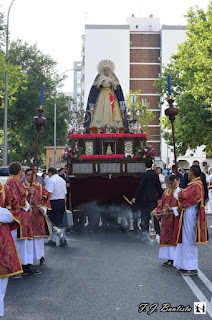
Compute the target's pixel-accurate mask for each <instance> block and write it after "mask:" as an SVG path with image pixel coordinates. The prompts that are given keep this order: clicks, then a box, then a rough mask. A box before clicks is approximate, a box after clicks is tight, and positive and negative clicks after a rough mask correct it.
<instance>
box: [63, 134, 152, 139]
mask: <svg viewBox="0 0 212 320" xmlns="http://www.w3.org/2000/svg"><path fill="white" fill-rule="evenodd" d="M141 137H147V133H96V134H88V133H85V134H78V133H77V134H70V135H69V138H70V139H82V138H88V139H91V138H141Z"/></svg>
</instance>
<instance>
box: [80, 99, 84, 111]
mask: <svg viewBox="0 0 212 320" xmlns="http://www.w3.org/2000/svg"><path fill="white" fill-rule="evenodd" d="M80 105H81V109H83V101H82V96H81V97H80Z"/></svg>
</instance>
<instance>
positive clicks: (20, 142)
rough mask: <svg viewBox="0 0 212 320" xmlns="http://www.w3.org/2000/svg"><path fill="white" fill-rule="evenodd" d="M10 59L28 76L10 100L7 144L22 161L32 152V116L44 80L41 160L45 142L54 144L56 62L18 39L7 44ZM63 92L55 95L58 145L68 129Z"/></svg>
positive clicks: (65, 100)
mask: <svg viewBox="0 0 212 320" xmlns="http://www.w3.org/2000/svg"><path fill="white" fill-rule="evenodd" d="M9 54H10V62H11V63H13V64H14V65H18V66H19V68H21V71H22V74H24V75H25V77H26V79H27V86H26V87H25V90H23V88H20V87H19V89H18V91H17V92H16V95H15V98H16V100H15V101H14V102H13V103H12V105H11V106H10V108H9V112H8V120H9V121H8V129H9V135H8V144H10V145H12V146H13V148H15V150H16V152H17V153H18V154H21V156H22V161H24V160H25V159H26V160H27V163H30V160H31V159H32V157H33V154H34V144H35V135H36V133H35V129H34V127H33V125H32V119H33V117H34V116H36V115H37V108H38V107H39V103H40V94H41V85H42V83H43V82H44V83H45V92H44V106H43V107H44V110H45V112H44V115H43V116H44V117H45V118H46V119H47V124H46V126H45V127H44V128H43V130H42V131H41V133H40V137H39V150H38V159H39V160H40V161H42V159H43V158H44V157H43V156H44V154H45V149H44V146H46V145H53V137H54V103H55V84H56V81H55V79H56V78H57V75H56V72H55V67H56V62H55V61H54V60H52V58H51V57H50V56H48V55H44V54H43V53H42V52H41V51H40V50H39V49H38V47H37V45H36V44H35V45H29V44H28V43H26V42H22V41H21V40H17V41H16V42H13V43H11V45H10V50H9ZM69 100H70V99H68V98H66V97H65V96H64V95H63V94H59V95H58V96H57V99H56V102H57V141H56V142H57V145H61V144H62V145H63V144H65V142H66V137H67V133H68V107H67V104H68V101H69Z"/></svg>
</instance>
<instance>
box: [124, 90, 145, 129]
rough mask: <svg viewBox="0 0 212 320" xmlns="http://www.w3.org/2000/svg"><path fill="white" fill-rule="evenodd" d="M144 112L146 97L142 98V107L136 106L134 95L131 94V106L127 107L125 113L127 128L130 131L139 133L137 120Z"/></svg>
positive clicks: (139, 127)
mask: <svg viewBox="0 0 212 320" xmlns="http://www.w3.org/2000/svg"><path fill="white" fill-rule="evenodd" d="M145 114H146V99H143V100H142V108H137V107H136V97H135V96H132V107H131V108H130V109H127V112H126V113H125V118H126V120H127V121H128V124H129V130H130V132H132V133H140V132H141V125H140V123H139V122H138V120H139V117H140V116H144V117H145Z"/></svg>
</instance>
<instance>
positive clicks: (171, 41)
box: [161, 25, 206, 168]
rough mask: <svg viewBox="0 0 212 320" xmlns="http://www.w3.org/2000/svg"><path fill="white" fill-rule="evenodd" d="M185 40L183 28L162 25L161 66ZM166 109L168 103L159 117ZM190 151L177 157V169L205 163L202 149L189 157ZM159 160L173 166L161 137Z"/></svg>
mask: <svg viewBox="0 0 212 320" xmlns="http://www.w3.org/2000/svg"><path fill="white" fill-rule="evenodd" d="M185 39H186V28H185V26H167V25H163V26H162V29H161V63H162V66H164V65H167V64H168V63H170V57H171V55H172V54H175V53H177V51H178V44H180V43H182V42H184V41H185ZM166 108H168V103H167V104H166V103H164V104H163V105H162V110H161V116H162V115H164V110H165V109H166ZM191 154H192V152H191V150H188V151H187V153H186V154H185V156H183V157H180V156H178V159H177V160H178V166H179V168H183V167H184V168H189V166H190V165H191V164H192V162H193V160H198V161H199V162H200V165H201V166H202V163H203V162H204V161H206V154H205V153H204V152H203V147H199V148H197V150H196V152H195V153H194V154H193V155H191ZM161 160H162V161H163V162H164V163H166V164H167V165H169V166H171V165H173V164H174V162H173V161H174V155H173V152H171V150H170V149H169V148H168V147H167V144H166V143H165V140H164V139H163V138H162V137H161Z"/></svg>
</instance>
